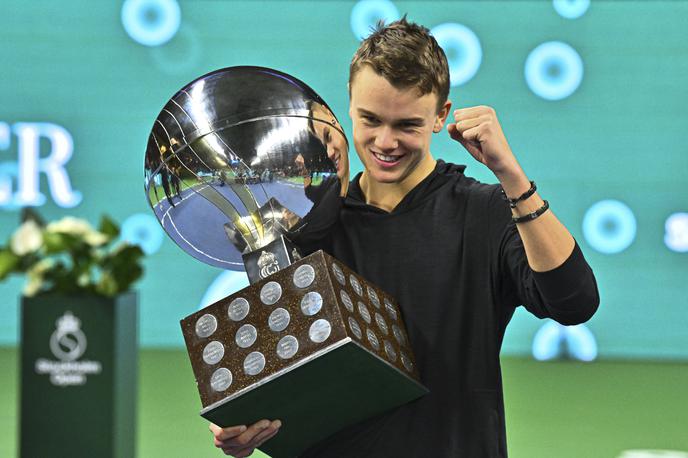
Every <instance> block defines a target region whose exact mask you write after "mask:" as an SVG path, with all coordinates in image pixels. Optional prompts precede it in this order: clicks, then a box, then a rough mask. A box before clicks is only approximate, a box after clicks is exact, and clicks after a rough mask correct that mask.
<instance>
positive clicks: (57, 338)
mask: <svg viewBox="0 0 688 458" xmlns="http://www.w3.org/2000/svg"><path fill="white" fill-rule="evenodd" d="M55 324H56V328H55V331H53V333H52V335H51V336H50V351H51V352H52V353H53V355H55V357H56V358H57V359H58V360H59V361H51V360H48V359H45V358H39V359H38V360H36V365H35V369H36V373H38V374H50V383H52V384H53V385H56V386H70V385H83V384H85V383H86V376H87V375H91V374H99V373H100V372H101V371H102V364H101V363H100V362H98V361H89V360H82V361H78V359H79V358H80V357H81V356H83V354H84V352H85V351H86V343H87V341H86V335H85V334H84V332H83V331H82V330H81V320H79V319H78V318H77V317H76V316H74V314H73V313H72V312H70V311H66V312H65V313H64V315H62V317H60V318H59V319H58V320H57V321H56V322H55Z"/></svg>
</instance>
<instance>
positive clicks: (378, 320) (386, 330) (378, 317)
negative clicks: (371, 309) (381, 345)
mask: <svg viewBox="0 0 688 458" xmlns="http://www.w3.org/2000/svg"><path fill="white" fill-rule="evenodd" d="M375 322H376V323H377V327H378V328H380V331H382V333H383V334H384V335H388V334H389V328H388V327H387V322H386V321H385V319H384V318H382V315H380V314H379V313H378V312H375Z"/></svg>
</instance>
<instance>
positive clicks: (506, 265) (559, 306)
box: [490, 187, 600, 325]
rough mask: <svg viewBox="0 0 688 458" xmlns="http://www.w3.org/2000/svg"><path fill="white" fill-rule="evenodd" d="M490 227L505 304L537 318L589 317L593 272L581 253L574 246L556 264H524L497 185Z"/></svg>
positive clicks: (595, 298) (595, 295) (575, 320)
mask: <svg viewBox="0 0 688 458" xmlns="http://www.w3.org/2000/svg"><path fill="white" fill-rule="evenodd" d="M490 221H491V222H490V229H491V235H492V240H493V242H494V243H495V246H496V248H497V249H496V250H493V253H494V254H495V256H497V259H496V263H497V266H498V268H497V271H498V273H497V275H498V281H497V284H498V285H499V288H500V294H501V296H502V297H503V301H504V303H505V304H508V305H511V306H514V307H515V306H518V305H523V306H524V307H525V308H526V309H527V310H528V311H529V312H530V313H532V314H533V315H535V316H537V317H538V318H552V319H554V320H555V321H557V322H559V323H561V324H564V325H573V324H579V323H583V322H585V321H587V320H589V319H590V318H591V317H592V316H593V314H594V313H595V311H596V310H597V307H598V305H599V302H600V296H599V291H598V288H597V282H596V280H595V275H594V274H593V272H592V269H591V268H590V265H588V263H587V261H586V260H585V257H584V256H583V253H582V251H581V249H580V247H579V246H578V243H577V242H576V244H575V245H574V248H573V251H572V252H571V254H570V255H569V257H568V258H567V259H566V260H565V261H564V262H563V263H562V264H561V265H560V266H558V267H556V268H554V269H552V270H549V271H546V272H535V271H533V270H532V269H531V268H530V266H529V265H528V259H527V257H526V252H525V248H524V247H523V242H522V240H521V237H520V235H519V233H518V230H517V229H516V224H514V223H513V222H512V221H511V210H510V209H509V206H508V205H507V203H506V202H505V201H504V200H503V199H502V198H501V195H500V193H499V187H497V189H495V191H494V192H493V194H492V196H491V199H490Z"/></svg>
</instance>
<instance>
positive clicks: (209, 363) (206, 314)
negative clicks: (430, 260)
mask: <svg viewBox="0 0 688 458" xmlns="http://www.w3.org/2000/svg"><path fill="white" fill-rule="evenodd" d="M348 179H349V163H348V143H347V140H346V136H345V135H344V132H343V131H342V128H341V126H340V125H339V122H338V121H337V118H336V117H335V116H334V114H333V113H332V111H331V110H330V109H329V107H328V106H327V104H326V103H325V102H324V101H323V100H322V99H321V98H320V97H319V96H318V95H317V94H316V93H315V92H314V91H313V90H312V89H311V88H310V87H308V86H307V85H306V84H304V83H303V82H301V81H299V80H298V79H296V78H294V77H293V76H290V75H287V74H285V73H282V72H279V71H276V70H272V69H268V68H261V67H231V68H225V69H222V70H218V71H215V72H212V73H209V74H207V75H204V76H202V77H200V78H198V79H196V80H194V81H193V82H191V83H189V84H188V85H186V86H185V87H184V88H182V89H181V90H180V91H179V92H177V93H176V94H175V95H174V96H173V97H172V98H171V99H170V101H169V102H168V103H167V104H166V105H165V107H164V108H163V110H162V111H161V112H160V114H159V116H158V118H157V119H156V121H155V124H154V126H153V129H152V132H151V134H150V137H149V140H148V148H147V150H146V158H145V189H146V194H147V196H148V200H149V203H150V205H151V208H152V209H153V211H154V212H155V215H156V216H157V218H158V220H159V221H160V224H161V225H162V227H163V228H164V229H165V231H166V232H167V234H168V235H169V236H170V237H171V238H172V239H173V240H174V241H175V242H176V243H177V244H178V245H179V246H180V247H181V248H182V249H183V250H184V251H186V252H187V253H189V254H190V255H192V256H193V257H195V258H196V259H198V260H200V261H203V262H205V263H208V264H210V265H213V266H216V267H221V268H224V269H233V270H244V269H245V270H246V272H247V274H248V276H249V280H250V281H251V286H249V287H247V288H245V289H243V290H241V291H238V292H237V293H234V294H231V295H229V296H228V297H226V298H224V299H222V300H220V301H218V302H216V303H214V304H212V305H210V306H208V307H206V308H204V309H203V310H200V311H198V312H196V313H194V314H192V315H189V316H188V317H186V318H184V319H182V320H181V326H182V332H183V334H184V338H185V341H186V346H187V350H188V352H189V357H190V360H191V365H192V368H193V371H194V375H195V377H196V383H197V386H198V390H199V394H200V397H201V403H202V405H203V409H202V410H201V415H202V416H203V417H205V418H207V419H209V420H211V421H213V422H214V423H216V424H219V425H221V426H229V425H234V424H247V423H248V424H250V423H251V422H253V421H257V420H260V419H262V418H279V419H282V421H283V424H284V426H283V427H282V429H281V432H280V434H278V435H277V436H276V437H275V438H273V439H272V440H270V441H269V442H267V443H266V444H265V447H263V450H264V451H266V452H267V453H269V454H271V455H273V456H295V455H297V454H298V453H300V452H301V451H303V450H304V449H305V448H307V447H308V446H310V445H312V444H314V443H315V442H317V441H319V440H321V439H323V438H325V437H327V436H328V435H330V434H332V433H334V432H336V431H337V430H338V429H341V428H343V427H345V426H347V425H349V424H351V423H354V422H356V421H359V420H362V419H364V418H366V417H368V416H371V415H374V414H376V413H380V412H382V411H384V410H386V409H389V408H391V407H394V406H396V405H399V404H401V403H403V402H408V401H409V400H412V399H414V398H416V397H418V396H421V395H422V394H424V393H425V392H426V390H425V388H423V387H422V385H420V383H419V382H418V373H417V371H416V368H415V365H414V363H413V355H412V352H411V350H410V347H409V345H408V339H407V336H406V331H405V327H404V325H403V321H402V317H401V314H400V312H399V309H398V306H397V305H396V303H395V302H394V301H393V299H392V298H391V297H390V296H389V295H387V294H386V293H385V292H384V291H382V290H380V289H379V288H378V287H377V286H375V285H372V284H370V283H368V282H366V281H365V280H364V279H362V278H360V277H358V276H357V274H356V273H355V272H353V271H351V270H350V269H349V268H348V267H347V266H345V265H343V264H342V263H341V262H339V261H337V260H335V259H334V258H332V257H331V256H329V255H327V254H326V253H324V252H323V251H322V250H319V248H320V245H321V243H322V241H323V240H324V237H325V236H326V235H327V234H328V233H329V231H330V230H331V228H332V227H333V225H334V224H336V223H337V221H338V216H339V211H340V208H341V205H342V202H343V197H344V196H345V194H346V191H347V185H348ZM307 253H313V254H310V255H308V256H305V257H303V258H302V255H303V254H307ZM313 418H317V419H318V421H317V422H315V423H316V424H314V422H313V421H312V420H313Z"/></svg>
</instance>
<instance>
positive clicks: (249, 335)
mask: <svg viewBox="0 0 688 458" xmlns="http://www.w3.org/2000/svg"><path fill="white" fill-rule="evenodd" d="M257 337H258V331H257V330H256V328H255V327H254V326H253V325H250V324H245V325H243V326H242V327H240V328H239V330H238V331H237V333H236V338H235V339H234V341H235V342H236V344H237V345H238V346H239V347H241V348H248V347H250V346H251V345H253V344H254V343H255V342H256V338H257Z"/></svg>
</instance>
